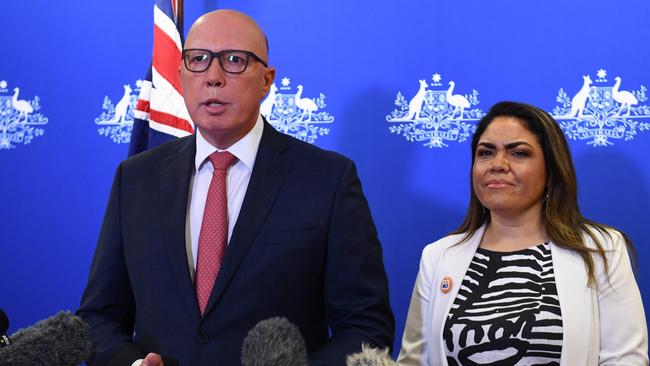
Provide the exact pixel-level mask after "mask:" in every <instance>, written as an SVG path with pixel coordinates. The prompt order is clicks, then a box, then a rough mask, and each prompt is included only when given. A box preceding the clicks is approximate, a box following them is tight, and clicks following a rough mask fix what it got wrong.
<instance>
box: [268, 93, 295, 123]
mask: <svg viewBox="0 0 650 366" xmlns="http://www.w3.org/2000/svg"><path fill="white" fill-rule="evenodd" d="M273 106H274V108H273V114H274V115H276V116H278V118H279V119H282V120H287V119H292V117H294V116H295V115H297V114H299V113H298V112H299V111H298V107H296V95H295V94H278V95H276V96H275V103H274V105H273Z"/></svg>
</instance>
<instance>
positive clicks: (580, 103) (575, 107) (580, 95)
mask: <svg viewBox="0 0 650 366" xmlns="http://www.w3.org/2000/svg"><path fill="white" fill-rule="evenodd" d="M582 79H583V83H582V88H580V90H578V92H577V93H576V95H574V96H573V99H571V112H569V114H567V115H566V116H567V117H575V116H576V115H577V116H578V117H582V113H583V112H584V110H585V104H587V98H589V86H590V85H591V83H592V81H591V78H589V75H583V76H582Z"/></svg>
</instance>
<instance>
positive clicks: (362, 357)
mask: <svg viewBox="0 0 650 366" xmlns="http://www.w3.org/2000/svg"><path fill="white" fill-rule="evenodd" d="M345 365H346V366H396V365H397V363H395V361H393V359H392V358H390V355H389V354H388V349H383V350H381V349H377V348H372V347H370V346H369V345H367V344H365V343H364V344H362V345H361V352H359V353H355V354H353V355H349V356H348V359H347V361H346V363H345Z"/></svg>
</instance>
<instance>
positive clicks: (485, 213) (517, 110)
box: [452, 102, 636, 285]
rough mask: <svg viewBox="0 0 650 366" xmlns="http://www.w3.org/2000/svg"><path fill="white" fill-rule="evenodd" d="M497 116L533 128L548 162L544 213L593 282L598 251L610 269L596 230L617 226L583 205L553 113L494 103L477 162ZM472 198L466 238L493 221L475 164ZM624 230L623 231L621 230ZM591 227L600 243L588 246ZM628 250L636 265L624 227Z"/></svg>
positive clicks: (554, 236)
mask: <svg viewBox="0 0 650 366" xmlns="http://www.w3.org/2000/svg"><path fill="white" fill-rule="evenodd" d="M496 117H514V118H517V119H519V120H520V121H522V122H523V125H524V127H526V129H528V130H529V131H530V132H532V133H533V134H534V135H535V136H536V137H537V140H538V142H539V144H540V145H541V147H542V151H543V153H544V160H545V163H546V173H547V182H546V198H545V199H544V202H543V209H542V210H543V211H542V215H543V217H544V222H545V226H546V233H547V235H548V237H549V239H551V240H552V241H553V243H554V244H556V245H558V246H561V247H563V248H567V249H571V250H573V251H575V252H577V253H578V254H580V256H581V257H582V260H583V261H584V263H585V266H586V268H587V273H588V282H589V284H590V285H593V284H594V283H595V271H594V260H593V257H592V254H594V253H595V254H598V255H600V257H601V258H602V260H603V263H604V266H605V273H609V266H608V263H607V258H606V257H605V250H604V248H603V246H602V244H601V243H600V240H598V237H597V236H596V231H599V232H601V233H602V234H604V235H608V236H610V237H611V235H610V233H609V232H608V231H607V229H613V228H612V227H610V226H608V225H604V224H599V223H597V222H593V221H591V220H588V219H586V218H585V217H584V216H582V214H581V213H580V209H579V208H578V186H577V180H576V174H575V169H574V167H573V161H572V159H571V152H570V151H569V144H568V143H567V140H566V138H565V137H564V134H563V133H562V129H560V126H559V125H558V124H557V122H556V121H555V120H554V119H553V117H551V116H550V115H549V114H548V113H546V112H545V111H543V110H542V109H540V108H537V107H535V106H532V105H529V104H524V103H517V102H500V103H497V104H495V105H494V106H492V108H490V110H489V111H488V113H487V114H486V115H485V117H483V118H482V119H481V121H480V122H479V124H478V126H477V127H476V132H475V133H474V136H473V137H472V167H473V166H474V159H475V156H476V147H477V145H478V141H479V139H480V138H481V136H482V135H483V132H485V129H486V128H487V127H488V126H489V125H490V123H492V121H493V120H494V119H495V118H496ZM470 182H471V184H470V200H469V207H468V209H467V214H466V216H465V219H464V220H463V223H462V224H461V225H460V227H458V228H457V229H456V230H455V231H454V232H453V233H452V234H465V236H464V237H463V239H462V241H461V242H463V241H465V240H467V239H469V238H470V237H471V236H472V235H473V234H474V233H475V232H476V231H477V230H478V229H479V228H480V227H481V226H482V225H483V224H485V223H488V222H489V221H490V212H489V210H487V209H486V208H485V207H484V206H483V205H482V204H481V202H480V201H479V200H478V197H477V196H476V194H475V193H474V188H473V186H474V185H473V181H472V173H471V168H470ZM619 232H620V231H619ZM584 233H586V234H587V235H589V236H590V237H591V239H593V241H594V243H595V244H596V247H595V248H589V247H587V245H586V243H585V241H584V238H583V234H584ZM621 235H622V236H623V238H624V240H625V244H626V246H627V249H628V252H629V254H630V256H631V257H632V262H633V263H634V266H635V268H636V251H635V250H634V247H633V246H632V242H631V241H630V239H629V237H628V236H627V235H626V234H625V233H623V232H621Z"/></svg>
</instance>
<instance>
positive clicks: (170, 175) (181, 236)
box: [160, 136, 199, 318]
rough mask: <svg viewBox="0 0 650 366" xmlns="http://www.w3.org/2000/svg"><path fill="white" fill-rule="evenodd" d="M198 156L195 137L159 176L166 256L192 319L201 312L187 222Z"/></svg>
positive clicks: (187, 139)
mask: <svg viewBox="0 0 650 366" xmlns="http://www.w3.org/2000/svg"><path fill="white" fill-rule="evenodd" d="M195 154H196V140H195V137H194V136H191V137H188V138H186V139H185V141H183V142H181V144H179V148H178V152H177V153H176V154H174V155H172V156H170V157H169V158H167V159H165V160H163V161H162V166H161V173H160V193H161V194H160V201H161V208H162V210H161V211H162V212H161V216H162V224H163V227H162V229H163V231H164V234H165V235H164V239H163V240H164V249H165V251H166V253H165V255H166V256H167V258H169V261H170V265H171V268H172V271H173V272H174V278H176V285H177V287H178V293H179V295H180V296H179V297H180V298H182V299H183V300H182V301H184V302H185V306H184V307H185V309H186V310H187V311H188V312H189V314H190V317H191V318H194V317H196V318H198V316H199V310H198V305H197V301H196V293H195V291H194V285H193V284H192V279H191V277H190V272H189V268H188V264H187V263H188V262H187V252H186V249H185V245H186V244H185V221H186V215H187V205H188V202H187V200H188V193H189V187H190V178H191V176H192V170H193V166H194V156H195Z"/></svg>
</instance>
